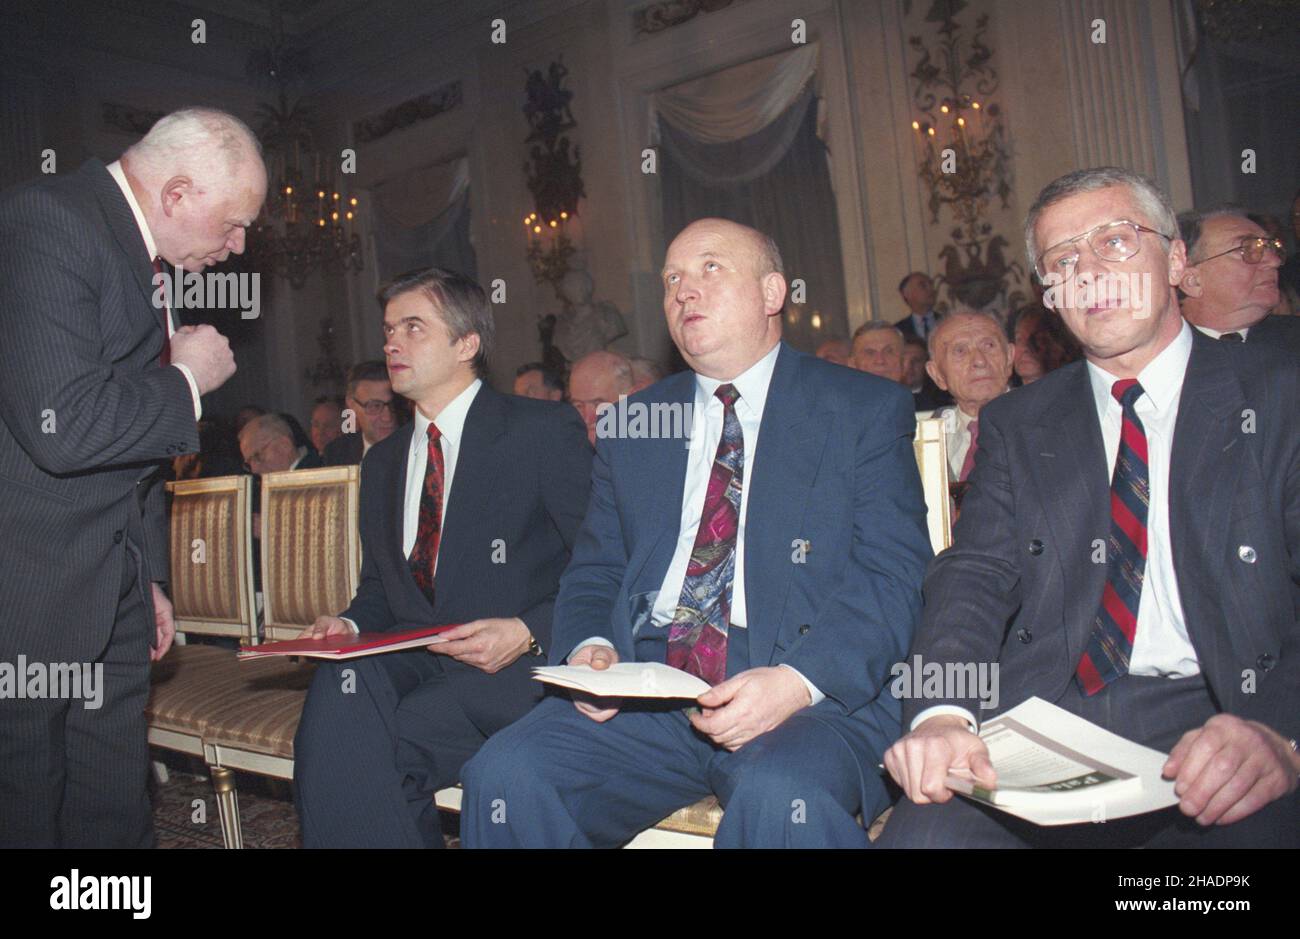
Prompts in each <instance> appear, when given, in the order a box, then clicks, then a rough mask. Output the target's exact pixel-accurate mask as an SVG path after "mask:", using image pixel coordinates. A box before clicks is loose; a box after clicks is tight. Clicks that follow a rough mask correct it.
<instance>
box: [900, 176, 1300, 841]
mask: <svg viewBox="0 0 1300 939" xmlns="http://www.w3.org/2000/svg"><path fill="white" fill-rule="evenodd" d="M1025 240H1026V247H1027V249H1028V252H1027V253H1028V256H1029V260H1030V266H1031V267H1033V268H1035V270H1036V273H1037V274H1038V276H1039V277H1040V278H1043V279H1044V281H1045V282H1046V283H1047V285H1048V291H1047V293H1046V294H1045V300H1046V302H1047V303H1048V304H1049V305H1051V306H1053V307H1054V308H1056V309H1058V310H1059V312H1060V313H1061V315H1062V317H1063V318H1064V320H1065V322H1066V325H1067V326H1068V327H1069V328H1070V331H1071V332H1072V333H1073V334H1074V335H1075V336H1076V337H1077V338H1078V340H1079V342H1080V344H1081V346H1082V347H1083V350H1084V354H1085V357H1086V360H1085V361H1080V362H1074V363H1071V364H1069V365H1066V366H1063V367H1062V368H1059V369H1056V370H1055V371H1053V372H1050V373H1049V374H1047V375H1044V376H1043V377H1042V378H1040V379H1039V380H1038V381H1036V382H1034V383H1033V384H1032V385H1029V386H1027V387H1025V388H1021V389H1017V390H1015V391H1012V392H1010V393H1008V394H1006V395H1003V396H1001V397H999V398H997V399H996V400H994V401H991V402H989V403H988V404H987V405H985V407H984V408H983V409H982V410H981V411H980V440H979V450H978V452H977V454H976V458H975V469H974V472H973V473H972V474H971V477H970V489H969V491H968V492H967V494H966V496H965V500H964V502H963V505H962V513H961V518H960V519H959V520H958V522H957V524H956V526H955V528H954V544H953V547H952V548H951V549H950V550H948V551H945V552H944V553H943V554H942V555H940V556H939V557H937V558H936V559H935V560H934V562H933V563H932V564H931V566H930V569H929V572H928V574H927V577H926V582H925V608H924V611H923V614H922V621H921V625H920V628H919V629H918V632H917V636H916V641H915V642H914V644H913V647H912V655H913V656H919V657H920V658H921V659H923V660H924V661H925V667H926V669H927V670H930V669H931V667H932V665H933V664H935V663H937V664H938V666H939V668H940V669H941V670H942V672H944V673H947V672H949V670H950V668H953V667H965V666H967V665H968V664H970V663H975V664H976V665H977V666H978V667H980V668H981V669H982V668H983V667H984V666H983V663H988V662H997V663H998V675H999V692H1000V693H999V696H998V700H997V702H996V704H994V705H992V706H991V707H989V706H981V702H980V701H979V700H977V699H976V698H974V697H973V693H972V694H971V695H965V696H962V695H958V694H956V693H955V692H956V691H957V689H952V688H949V689H944V690H943V692H944V693H942V694H940V695H936V696H933V697H930V698H928V699H926V700H916V699H908V700H905V701H904V702H903V727H904V728H905V729H908V730H909V733H908V734H907V735H906V736H904V737H903V738H902V739H901V740H900V741H899V742H898V743H896V744H895V745H894V746H893V747H892V748H891V749H890V750H889V751H888V752H887V753H886V755H885V760H884V762H885V766H886V768H887V769H888V770H889V772H890V774H891V775H892V776H893V777H894V779H895V780H896V781H897V782H898V784H899V785H900V786H901V787H902V789H903V791H904V792H905V794H906V796H907V798H905V799H903V800H902V801H901V802H900V803H899V804H898V806H897V807H896V808H895V810H894V813H893V815H892V817H891V818H890V820H889V822H888V824H887V825H886V827H885V831H884V833H883V835H882V838H881V841H880V842H879V845H881V846H891V847H1047V846H1054V847H1087V846H1098V847H1100V846H1138V845H1142V846H1150V847H1168V848H1183V847H1229V846H1232V847H1293V848H1294V847H1300V796H1297V776H1300V753H1297V752H1296V737H1297V736H1300V622H1297V604H1298V602H1300V594H1297V592H1296V578H1297V577H1298V576H1300V412H1297V409H1296V408H1295V401H1296V400H1297V399H1298V398H1300V365H1298V364H1297V363H1296V362H1295V360H1294V359H1293V358H1292V357H1291V356H1289V355H1288V354H1286V353H1284V352H1281V351H1279V350H1278V349H1275V348H1272V347H1270V346H1269V345H1267V344H1261V343H1254V342H1251V343H1247V344H1245V345H1242V344H1235V345H1231V346H1230V345H1228V344H1227V343H1220V342H1217V341H1215V340H1213V339H1210V338H1209V337H1208V336H1205V335H1203V334H1201V333H1199V332H1197V331H1196V330H1194V329H1193V328H1192V327H1191V326H1190V325H1189V324H1187V323H1186V322H1184V321H1183V318H1182V316H1181V314H1180V311H1179V307H1178V298H1177V295H1176V293H1175V290H1174V288H1175V286H1176V285H1177V284H1178V283H1179V282H1180V280H1181V278H1182V276H1183V273H1184V271H1185V270H1186V267H1187V262H1186V254H1185V252H1184V248H1183V243H1182V241H1180V240H1178V232H1177V226H1176V220H1175V217H1174V213H1173V210H1172V208H1171V207H1170V205H1169V201H1168V199H1167V197H1166V196H1165V195H1164V194H1163V193H1162V192H1160V190H1159V189H1157V188H1156V186H1155V185H1154V184H1153V183H1152V182H1151V181H1150V180H1148V179H1146V178H1145V177H1142V176H1138V175H1137V174H1134V173H1131V172H1129V171H1127V170H1123V169H1118V168H1114V167H1104V168H1101V169H1091V170H1081V171H1078V172H1074V173H1071V174H1069V175H1067V176H1063V177H1061V178H1060V179H1057V180H1056V181H1054V182H1052V183H1051V184H1049V185H1048V186H1047V187H1046V188H1045V189H1044V190H1043V191H1042V192H1041V193H1040V194H1039V196H1038V198H1037V200H1036V201H1035V202H1034V204H1033V206H1032V207H1031V208H1030V210H1029V214H1028V218H1027V219H1026V222H1025ZM1116 282H1122V283H1123V284H1124V285H1126V286H1125V287H1124V288H1123V289H1112V288H1115V287H1116ZM1053 287H1057V288H1060V289H1059V290H1053V289H1052V288H1053ZM1099 549H1100V550H1099ZM1035 696H1036V697H1039V698H1042V699H1043V700H1046V701H1049V702H1051V703H1053V704H1055V705H1057V706H1058V707H1061V708H1064V709H1065V710H1067V711H1070V712H1071V713H1073V714H1076V715H1078V716H1079V717H1082V718H1084V719H1086V720H1088V721H1091V722H1093V723H1095V724H1098V725H1100V726H1101V727H1103V728H1105V729H1106V730H1108V731H1111V732H1112V733H1116V734H1119V735H1121V736H1123V737H1126V738H1128V739H1130V740H1134V741H1136V742H1138V743H1140V744H1143V745H1145V746H1148V747H1151V748H1153V749H1156V750H1159V751H1162V752H1164V753H1167V754H1168V758H1167V760H1166V761H1165V763H1164V765H1163V774H1164V776H1165V777H1166V778H1168V779H1171V780H1174V781H1175V784H1174V792H1175V794H1176V795H1177V796H1178V798H1179V802H1178V804H1177V805H1176V806H1172V807H1170V808H1168V809H1165V810H1163V811H1160V812H1153V813H1148V814H1146V815H1140V816H1134V817H1131V818H1120V819H1114V820H1111V821H1109V822H1107V823H1105V824H1091V823H1088V824H1083V825H1072V826H1060V827H1038V826H1035V825H1033V824H1031V823H1028V822H1024V821H1021V820H1020V819H1017V818H1015V817H1013V816H1011V815H1006V814H1002V813H999V812H997V811H995V810H992V809H989V810H987V811H986V810H985V809H983V808H980V807H977V806H976V805H975V804H974V803H972V802H969V801H966V800H964V799H954V798H953V792H952V790H950V789H949V788H948V787H947V786H946V785H945V779H946V778H947V777H948V775H949V774H953V775H956V776H965V777H967V778H972V777H973V778H974V779H975V780H977V781H978V782H979V783H980V784H981V785H984V786H995V785H996V784H997V775H996V772H995V768H994V767H993V766H992V764H991V763H990V760H989V751H988V748H987V747H986V746H985V744H984V742H983V741H982V740H981V739H980V738H979V737H978V736H977V735H976V731H977V730H978V726H979V723H980V722H981V721H985V720H988V719H990V718H992V717H994V716H996V715H997V714H998V713H1000V712H1001V711H1003V710H1006V709H1009V708H1011V707H1014V706H1015V705H1017V704H1020V703H1021V702H1023V701H1025V700H1027V699H1028V698H1030V697H1035ZM1067 743H1068V741H1067ZM1099 808H1100V807H1099ZM1103 817H1104V815H1103Z"/></svg>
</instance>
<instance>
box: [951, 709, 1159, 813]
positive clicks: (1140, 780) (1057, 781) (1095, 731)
mask: <svg viewBox="0 0 1300 939" xmlns="http://www.w3.org/2000/svg"><path fill="white" fill-rule="evenodd" d="M980 738H981V739H982V740H983V741H984V743H985V744H986V745H987V746H988V748H989V757H990V758H991V760H992V762H993V769H994V770H995V771H996V772H997V776H998V784H997V788H996V789H992V790H990V789H984V788H983V787H981V786H979V785H977V784H975V783H974V782H973V781H972V780H971V779H969V778H968V777H960V776H956V775H950V776H949V777H948V780H947V784H948V788H950V789H952V790H954V791H955V792H958V793H961V794H962V795H964V796H966V797H967V798H970V799H974V800H976V801H979V802H983V803H985V804H986V805H992V806H995V807H996V808H998V809H1001V810H1002V811H1004V812H1007V813H1009V814H1011V815H1015V816H1017V817H1018V818H1023V819H1026V820H1027V821H1031V822H1035V823H1037V824H1039V825H1071V824H1075V823H1078V822H1104V821H1107V820H1109V819H1114V818H1124V817H1126V816H1129V815H1141V814H1143V813H1145V812H1154V811H1157V810H1158V809H1163V808H1167V807H1168V806H1171V805H1175V804H1176V803H1177V802H1178V797H1177V796H1175V795H1174V782H1173V780H1171V779H1170V780H1166V779H1162V778H1161V777H1160V768H1161V767H1162V766H1164V763H1165V760H1166V759H1167V758H1168V754H1165V753H1161V752H1159V751H1158V750H1152V749H1151V748H1150V747H1144V746H1142V745H1141V744H1137V743H1134V742H1133V741H1131V740H1125V739H1124V738H1123V737H1120V736H1117V735H1115V734H1112V733H1111V732H1110V731H1108V730H1103V729H1102V728H1100V727H1098V726H1097V725H1096V724H1093V723H1091V722H1089V721H1086V720H1084V719H1083V718H1081V717H1076V716H1075V715H1073V714H1071V713H1070V712H1069V711H1066V710H1064V709H1062V708H1059V707H1057V706H1056V705H1054V704H1049V703H1048V702H1046V701H1044V700H1042V699H1041V698H1030V699H1029V700H1028V701H1026V702H1024V703H1023V704H1019V705H1017V706H1016V707H1014V708H1012V709H1011V710H1009V711H1007V712H1006V713H1005V714H1002V715H1000V716H998V717H995V718H993V719H992V720H990V721H988V722H987V723H985V724H984V725H983V726H982V727H981V728H980Z"/></svg>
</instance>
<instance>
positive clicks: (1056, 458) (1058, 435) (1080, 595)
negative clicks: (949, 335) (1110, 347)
mask: <svg viewBox="0 0 1300 939" xmlns="http://www.w3.org/2000/svg"><path fill="white" fill-rule="evenodd" d="M1066 367H1067V368H1072V369H1074V374H1073V375H1072V376H1071V377H1070V380H1069V381H1068V382H1067V383H1065V385H1064V386H1063V387H1062V389H1061V390H1060V391H1059V392H1058V394H1057V396H1056V398H1055V399H1053V401H1052V402H1051V403H1050V404H1049V405H1048V406H1047V407H1046V408H1044V410H1043V412H1042V414H1041V416H1040V418H1039V420H1038V422H1037V423H1036V424H1035V425H1034V426H1033V427H1031V428H1030V430H1029V435H1028V442H1029V452H1028V453H1027V454H1024V457H1025V458H1026V459H1027V460H1028V466H1029V473H1030V476H1031V477H1032V478H1033V479H1034V482H1035V484H1036V485H1037V487H1038V491H1039V496H1040V499H1041V503H1042V505H1043V509H1044V517H1045V518H1046V522H1047V525H1048V526H1049V527H1050V528H1051V530H1052V539H1053V543H1054V544H1055V545H1056V546H1057V548H1058V550H1057V556H1058V557H1059V558H1060V564H1061V578H1062V584H1063V588H1064V596H1063V600H1062V603H1063V606H1062V612H1063V615H1064V619H1065V623H1066V639H1067V643H1068V646H1069V650H1070V660H1071V661H1074V660H1075V659H1076V658H1078V656H1079V655H1081V654H1082V652H1083V644H1084V643H1085V642H1086V641H1087V636H1088V631H1089V630H1090V629H1091V627H1092V621H1093V618H1094V617H1095V615H1096V612H1097V605H1098V604H1099V603H1100V602H1101V593H1102V588H1103V587H1104V586H1105V584H1106V565H1105V564H1104V563H1099V562H1098V561H1097V560H1096V559H1097V557H1098V554H1097V549H1098V539H1100V543H1101V545H1105V544H1106V539H1107V538H1108V537H1109V535H1110V474H1109V471H1108V469H1107V462H1106V447H1105V444H1104V442H1103V440H1102V436H1101V420H1100V418H1098V416H1097V408H1096V404H1095V398H1094V397H1093V392H1092V382H1091V380H1090V379H1089V376H1088V366H1087V363H1086V362H1082V361H1080V362H1078V363H1076V364H1074V365H1071V366H1066ZM1012 458H1013V459H1014V458H1015V456H1014V455H1012Z"/></svg>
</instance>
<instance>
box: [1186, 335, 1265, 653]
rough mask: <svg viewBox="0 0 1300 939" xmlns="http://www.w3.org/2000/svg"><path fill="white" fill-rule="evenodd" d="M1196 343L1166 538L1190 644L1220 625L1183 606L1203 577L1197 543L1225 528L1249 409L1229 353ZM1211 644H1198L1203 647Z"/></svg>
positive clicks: (1242, 456) (1188, 605) (1212, 344)
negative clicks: (1230, 364)
mask: <svg viewBox="0 0 1300 939" xmlns="http://www.w3.org/2000/svg"><path fill="white" fill-rule="evenodd" d="M1193 339H1194V342H1193V344H1192V355H1191V358H1190V359H1189V360H1188V362H1187V374H1186V377H1185V378H1184V379H1183V391H1182V396H1181V397H1180V398H1179V402H1178V419H1177V421H1176V422H1175V425H1174V440H1173V454H1172V456H1171V458H1170V467H1169V540H1170V543H1171V547H1172V552H1173V560H1174V572H1175V574H1176V576H1177V580H1178V583H1179V584H1180V585H1183V586H1180V590H1179V593H1180V594H1181V598H1183V603H1182V607H1183V611H1184V618H1185V620H1186V623H1187V630H1188V635H1189V637H1190V638H1191V639H1192V640H1193V642H1194V643H1195V641H1196V639H1197V637H1198V636H1200V635H1205V636H1207V639H1208V635H1207V633H1206V632H1205V631H1204V630H1213V629H1215V628H1216V626H1217V624H1214V623H1209V624H1203V623H1202V622H1201V621H1200V620H1199V619H1198V618H1197V613H1198V611H1201V610H1202V609H1203V607H1202V605H1200V604H1194V603H1187V602H1186V600H1185V598H1186V596H1187V593H1188V589H1189V585H1191V584H1193V583H1197V582H1198V581H1197V580H1196V579H1197V578H1200V577H1203V576H1204V574H1203V567H1204V559H1205V555H1204V551H1203V549H1201V547H1200V546H1202V545H1205V544H1210V543H1213V542H1214V540H1215V536H1216V535H1219V533H1220V532H1222V531H1223V530H1224V523H1225V522H1226V518H1225V514H1226V513H1227V512H1228V511H1229V510H1230V509H1231V507H1232V504H1233V494H1234V493H1235V492H1236V490H1237V488H1238V486H1239V480H1240V477H1241V470H1242V463H1243V461H1244V460H1245V459H1247V450H1246V445H1245V443H1244V442H1243V440H1242V436H1243V422H1244V421H1246V420H1247V412H1246V406H1247V405H1246V399H1245V395H1244V393H1243V391H1242V388H1241V383H1240V382H1239V381H1238V380H1237V376H1236V375H1235V374H1233V372H1232V369H1231V368H1230V367H1229V365H1228V362H1227V356H1225V355H1224V354H1223V353H1224V352H1225V351H1230V350H1224V349H1220V348H1219V347H1217V346H1216V345H1215V342H1214V340H1211V339H1208V338H1206V337H1204V336H1201V335H1200V334H1199V333H1198V334H1197V335H1196V336H1194V337H1193ZM1208 647H1209V646H1208V645H1207V644H1206V643H1200V644H1199V648H1200V649H1205V648H1208Z"/></svg>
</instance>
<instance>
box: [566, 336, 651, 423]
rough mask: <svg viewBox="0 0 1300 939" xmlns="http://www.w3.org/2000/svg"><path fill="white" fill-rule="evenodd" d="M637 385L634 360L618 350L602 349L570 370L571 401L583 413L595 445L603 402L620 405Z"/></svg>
mask: <svg viewBox="0 0 1300 939" xmlns="http://www.w3.org/2000/svg"><path fill="white" fill-rule="evenodd" d="M635 384H636V379H635V377H634V375H633V374H632V363H631V362H629V361H628V360H627V357H626V356H624V355H621V354H619V353H618V352H612V351H610V350H609V349H598V350H597V351H595V352H591V353H588V354H587V355H584V356H583V357H582V358H580V359H578V361H576V362H574V363H573V368H571V369H570V370H569V403H570V404H572V405H573V406H574V407H575V408H577V409H578V413H579V414H580V415H582V420H583V422H584V423H585V424H586V425H587V440H588V441H589V442H590V443H591V445H592V446H593V447H594V446H595V445H596V423H597V421H598V419H599V416H600V415H599V414H598V413H597V412H598V411H599V410H600V408H601V405H603V404H617V403H618V399H619V396H620V395H630V394H631V393H632V388H633V386H634V385H635Z"/></svg>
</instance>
